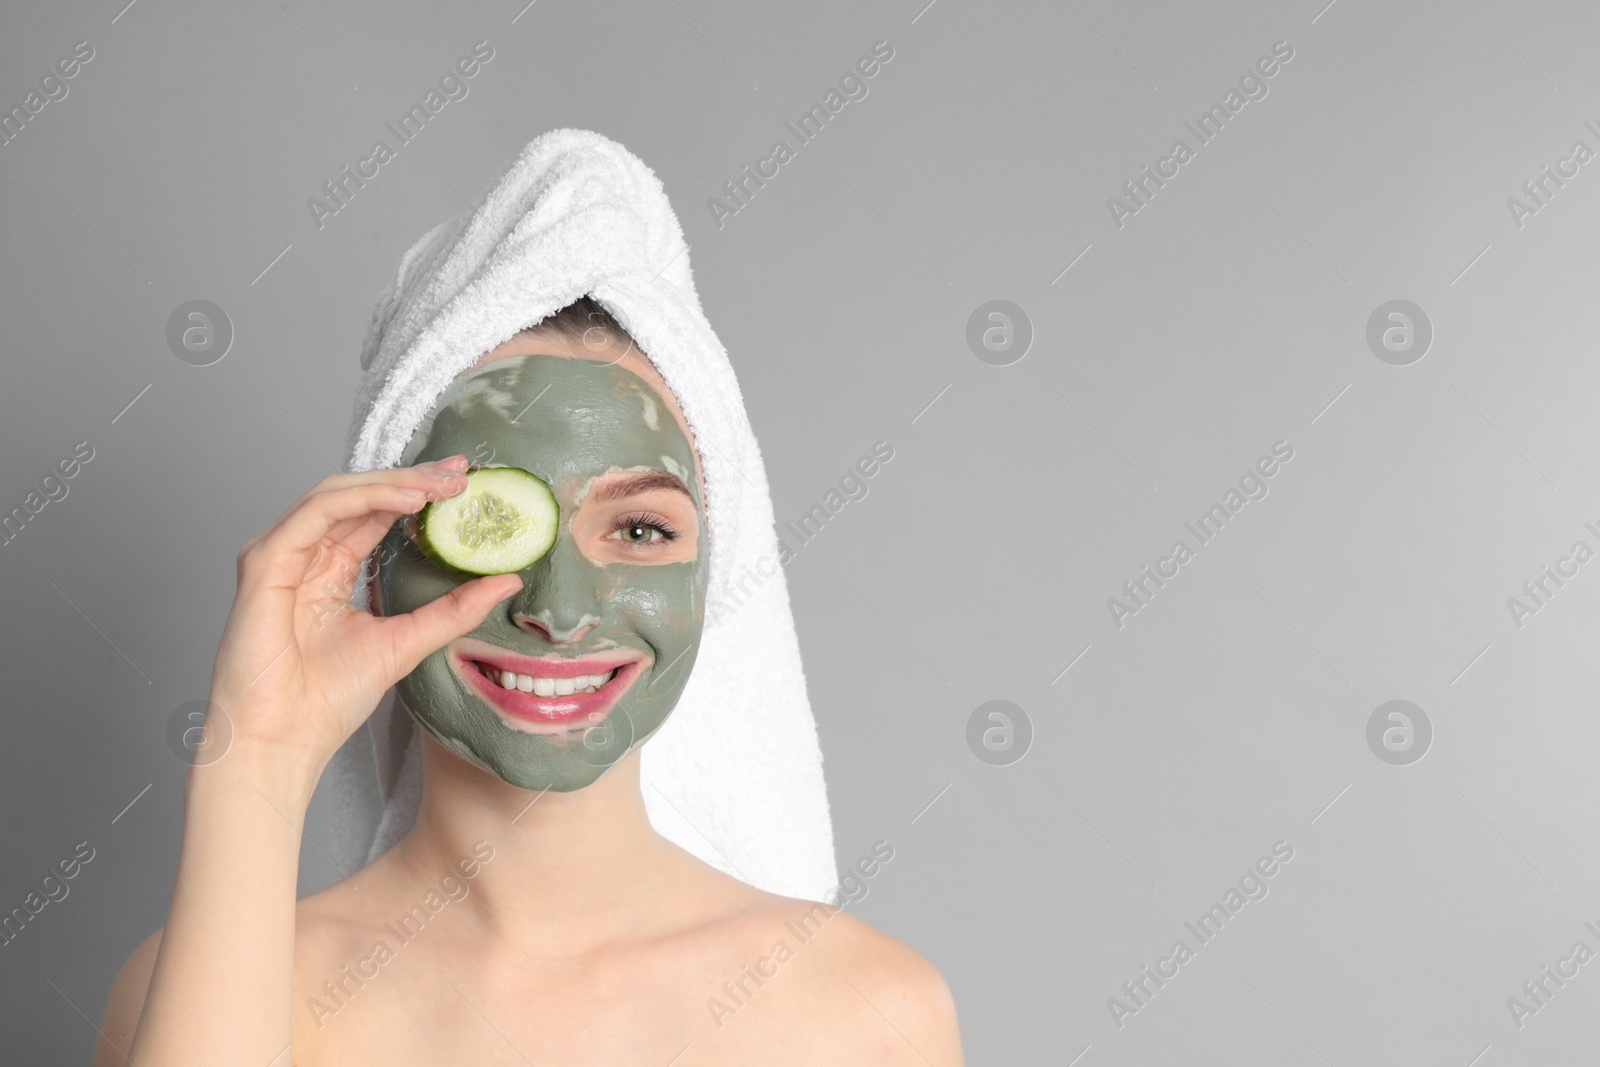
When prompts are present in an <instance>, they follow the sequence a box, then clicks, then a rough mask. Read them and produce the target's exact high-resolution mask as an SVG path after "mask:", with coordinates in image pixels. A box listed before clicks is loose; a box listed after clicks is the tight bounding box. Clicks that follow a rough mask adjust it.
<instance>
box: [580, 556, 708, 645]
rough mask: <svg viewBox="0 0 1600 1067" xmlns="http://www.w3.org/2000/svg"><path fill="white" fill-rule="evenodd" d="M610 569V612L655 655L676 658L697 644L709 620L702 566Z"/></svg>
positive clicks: (607, 586) (607, 580)
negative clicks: (706, 621)
mask: <svg viewBox="0 0 1600 1067" xmlns="http://www.w3.org/2000/svg"><path fill="white" fill-rule="evenodd" d="M607 569H608V570H610V571H611V572H612V573H610V574H607V575H606V576H605V577H604V579H603V581H602V585H601V587H602V589H603V591H604V593H605V597H606V603H607V604H609V605H610V610H612V611H614V612H616V614H617V615H618V616H620V617H621V618H622V619H625V620H627V623H628V625H629V627H630V628H631V629H633V630H635V631H637V632H638V634H639V635H640V636H641V637H643V638H644V639H645V640H646V641H648V642H649V643H650V644H651V645H653V646H655V648H656V649H658V650H660V651H662V652H668V653H669V654H670V655H676V654H678V653H679V652H681V651H682V650H683V649H684V648H685V647H686V646H687V645H689V644H690V643H691V642H692V641H693V640H694V639H695V637H696V635H697V634H698V633H699V631H700V625H701V620H702V619H703V618H704V614H705V591H704V583H703V581H702V580H701V575H702V568H701V566H700V564H699V561H693V562H685V563H664V564H660V565H657V566H653V567H616V568H607Z"/></svg>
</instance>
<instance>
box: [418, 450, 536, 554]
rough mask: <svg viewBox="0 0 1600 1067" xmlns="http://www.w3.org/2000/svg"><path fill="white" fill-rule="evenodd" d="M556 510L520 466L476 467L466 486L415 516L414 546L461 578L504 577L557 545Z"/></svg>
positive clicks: (429, 505)
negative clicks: (484, 575)
mask: <svg viewBox="0 0 1600 1067" xmlns="http://www.w3.org/2000/svg"><path fill="white" fill-rule="evenodd" d="M560 518H561V507H560V505H559V504H557V503H556V497H555V494H554V493H552V492H551V491H550V486H549V485H547V484H545V482H544V480H543V479H541V478H539V477H538V476H537V475H533V474H530V473H528V472H527V471H525V470H522V469H521V468H520V467H479V468H478V469H477V470H473V471H468V472H467V487H466V489H464V490H463V491H462V492H460V493H458V494H457V495H455V496H453V497H449V498H448V499H445V500H432V501H429V502H428V504H427V506H426V507H424V508H423V509H422V511H421V512H420V513H419V514H418V515H417V547H418V548H420V549H422V551H423V553H424V554H425V555H427V556H428V557H429V558H430V559H432V560H434V561H435V562H437V563H440V564H442V565H443V566H445V567H448V568H450V569H452V570H456V571H461V572H462V573H464V574H506V573H508V572H511V571H520V570H522V569H523V568H525V567H527V566H529V565H530V564H532V563H534V562H535V561H536V560H538V559H539V558H540V557H542V556H543V555H544V554H545V553H546V552H548V551H550V546H551V545H553V544H555V543H556V529H557V524H558V523H559V521H560Z"/></svg>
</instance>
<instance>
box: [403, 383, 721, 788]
mask: <svg viewBox="0 0 1600 1067" xmlns="http://www.w3.org/2000/svg"><path fill="white" fill-rule="evenodd" d="M458 453H461V454H465V455H466V456H467V457H468V460H469V461H470V462H471V463H472V464H474V465H476V466H484V467H518V468H521V469H522V470H525V471H528V472H529V473H531V474H533V475H535V476H537V477H538V478H540V479H542V480H544V481H545V482H546V483H548V485H549V486H550V489H551V491H552V492H553V493H554V495H555V498H556V502H557V504H558V505H559V507H560V522H559V525H558V528H557V534H556V540H555V543H554V544H553V545H552V546H551V548H550V550H549V551H548V552H547V553H545V555H544V556H542V557H541V558H539V559H538V560H535V561H534V562H533V563H532V564H531V565H530V566H529V567H528V568H527V569H526V570H523V571H520V572H518V573H519V574H520V575H521V577H522V579H523V588H522V590H521V591H520V592H518V593H515V594H513V595H512V596H511V597H509V598H508V599H506V600H505V601H502V602H501V603H500V604H497V605H496V606H495V607H494V609H492V610H491V611H490V613H489V616H488V618H486V619H485V620H484V621H483V624H482V625H481V626H479V627H478V628H477V629H475V630H473V631H472V632H471V633H469V634H467V635H466V636H465V637H463V638H461V639H460V640H457V641H454V642H452V643H451V644H450V645H448V646H446V647H445V648H443V649H440V650H439V651H437V652H434V653H433V654H431V655H429V656H428V657H427V658H426V659H424V660H423V661H422V662H421V663H420V664H419V665H418V666H417V668H416V670H414V671H412V672H411V673H410V674H409V675H407V676H406V677H405V678H403V679H401V681H400V683H399V684H398V685H397V686H396V691H397V692H398V694H399V696H400V699H401V701H402V702H403V703H404V704H405V705H406V707H407V708H408V709H410V711H411V713H412V715H413V716H414V717H415V718H416V720H417V721H418V722H420V723H421V724H422V726H423V727H424V728H425V729H426V730H427V731H428V732H429V733H431V734H432V735H433V736H434V737H435V738H437V739H438V740H439V742H440V743H441V744H443V745H444V746H445V747H447V748H449V749H450V750H451V751H453V752H455V753H456V754H457V755H459V756H461V757H462V758H464V759H466V760H468V761H469V762H471V763H474V764H476V765H477V766H479V767H482V768H483V769H485V770H487V771H490V772H491V773H493V774H495V775H498V776H499V777H500V778H502V779H504V780H505V781H507V782H510V783H511V784H512V785H516V786H520V787H521V788H524V789H538V790H544V789H553V790H556V791H558V792H568V791H571V790H574V789H581V788H583V787H584V786H586V785H589V784H590V783H591V782H593V781H595V780H596V779H597V778H599V777H600V776H601V775H602V774H603V773H605V771H606V769H607V768H608V767H610V766H611V765H612V764H613V763H615V762H616V761H617V760H618V759H620V758H621V757H622V756H624V755H626V754H627V753H628V752H629V751H630V750H631V749H633V748H635V747H637V746H638V745H640V744H642V743H643V742H644V741H645V740H646V739H647V738H648V737H649V736H650V735H651V734H653V733H654V732H655V731H656V730H657V729H658V728H659V727H660V726H661V724H662V723H663V722H664V721H665V720H666V717H667V715H668V714H669V713H670V712H671V711H672V709H673V707H674V706H675V705H676V704H677V701H678V697H679V696H680V695H681V694H682V692H683V688H684V685H685V684H686V683H687V681H688V678H689V672H690V669H691V668H692V667H693V666H694V660H695V654H696V652H697V650H698V648H699V644H700V635H701V631H702V626H703V622H704V615H705V600H706V586H707V579H708V571H707V567H706V561H705V555H706V552H705V543H706V542H705V508H704V503H703V501H702V500H701V499H700V488H699V480H698V476H697V474H696V466H695V455H694V449H693V446H692V445H691V444H690V441H689V439H688V437H687V436H685V434H684V432H683V429H682V428H681V427H680V426H679V424H678V421H677V418H676V416H675V415H674V413H673V411H672V410H671V409H670V408H669V407H668V406H667V401H666V400H664V399H663V398H662V397H661V396H660V395H659V394H657V392H656V391H655V389H654V388H653V387H652V386H651V385H650V384H649V383H647V382H646V381H645V380H644V379H642V378H640V377H639V376H638V375H636V374H634V373H632V372H631V371H628V370H625V369H623V368H621V367H618V366H614V365H610V364H607V363H604V362H601V361H597V360H588V359H569V358H565V357H561V356H550V355H530V356H513V357H510V358H507V359H501V360H496V361H494V362H492V363H489V364H487V365H485V366H483V367H480V368H478V369H476V370H473V371H469V372H468V373H467V374H465V375H463V376H462V377H460V378H458V379H456V380H455V381H454V382H452V383H451V385H450V387H449V388H448V389H447V390H446V391H445V393H444V394H443V395H442V396H441V397H440V398H439V400H438V402H437V403H436V404H435V405H434V407H433V410H432V411H431V412H430V413H429V414H428V416H427V417H426V418H425V419H424V420H423V422H422V425H421V426H420V427H418V429H417V432H416V433H415V434H414V435H413V437H412V439H411V442H410V444H409V445H408V446H407V447H406V451H405V453H404V455H403V456H402V457H401V460H400V462H401V464H402V465H410V464H414V463H420V462H424V461H426V460H431V459H443V458H445V457H447V456H452V455H456V454H458ZM678 486H681V489H679V488H677V487H678ZM409 529H414V526H413V524H412V523H411V522H410V521H409V520H408V521H407V522H402V523H397V524H396V525H395V528H394V529H392V530H390V532H389V534H388V535H387V536H386V538H385V539H384V543H383V545H382V547H381V549H380V556H381V558H382V559H383V560H384V562H383V563H382V565H381V566H380V568H379V572H378V578H377V581H378V583H379V591H380V595H381V598H382V610H383V612H384V614H386V615H398V614H401V613H402V612H407V611H411V610H414V609H415V608H418V607H420V606H422V605H423V604H426V603H428V602H430V601H432V600H435V599H437V598H438V597H440V596H442V595H444V594H445V593H448V592H449V591H450V590H451V589H452V588H454V587H455V586H456V585H459V584H461V583H462V582H463V581H465V580H467V578H468V576H467V575H463V574H459V573H456V572H453V571H450V570H448V569H447V568H445V567H443V566H441V565H440V564H438V563H435V562H434V561H432V560H430V559H429V558H427V557H426V556H424V555H423V554H422V553H421V552H420V551H419V550H418V549H417V547H416V545H415V543H413V542H412V540H411V537H410V532H408V530H409ZM669 534H670V536H669Z"/></svg>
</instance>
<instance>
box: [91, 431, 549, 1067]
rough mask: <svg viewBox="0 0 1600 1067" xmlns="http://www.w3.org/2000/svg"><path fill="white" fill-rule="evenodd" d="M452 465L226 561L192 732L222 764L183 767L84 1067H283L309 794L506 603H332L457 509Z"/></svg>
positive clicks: (513, 584) (290, 522)
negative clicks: (419, 676) (434, 510)
mask: <svg viewBox="0 0 1600 1067" xmlns="http://www.w3.org/2000/svg"><path fill="white" fill-rule="evenodd" d="M465 466H466V457H464V456H458V457H454V458H453V459H450V460H442V461H439V462H438V463H435V464H423V465H422V466H420V467H412V468H403V469H399V470H386V471H371V472H366V473H364V474H352V475H334V476H332V477H330V478H328V479H325V480H324V481H323V482H322V483H320V484H319V485H318V486H317V487H316V488H315V489H313V490H312V492H310V493H308V494H306V495H305V496H304V497H302V498H301V499H300V500H299V501H297V502H296V503H295V504H294V506H293V507H291V508H290V509H289V511H288V512H286V513H285V514H284V516H283V518H281V519H280V520H279V521H278V522H277V523H276V524H274V525H273V526H272V527H271V528H270V529H268V530H267V531H266V532H264V533H263V534H261V535H260V536H259V537H256V538H254V539H253V540H252V541H251V542H250V543H249V544H247V545H245V547H244V549H243V550H242V551H241V552H240V553H239V588H238V592H237V593H236V594H235V596H234V603H233V607H232V610H231V611H230V613H229V616H228V622H227V625H226V626H225V627H224V629H223V635H222V640H221V643H220V645H219V648H218V651H217V661H216V665H215V667H214V669H213V672H212V682H211V697H210V700H211V710H210V711H208V713H207V716H206V720H207V721H206V726H205V729H206V731H207V737H208V739H209V740H210V741H211V742H212V743H213V744H217V745H226V748H225V749H224V750H223V751H222V754H221V755H220V757H216V758H213V759H211V760H203V759H200V760H196V761H195V764H194V765H192V766H191V767H190V770H189V774H188V778H187V779H186V781H185V786H184V806H185V813H184V830H183V846H182V852H181V854H180V858H179V861H178V876H177V884H176V885H175V887H174V889H173V895H172V906H171V908H170V910H169V912H168V915H167V925H166V927H165V928H164V929H163V930H162V931H160V932H159V933H158V934H157V935H153V936H152V937H151V938H150V939H148V940H147V941H146V942H145V943H144V944H142V945H140V946H139V948H138V949H137V950H135V952H134V953H133V955H132V957H130V958H129V960H128V962H127V964H126V965H125V966H124V967H123V970H122V973H121V974H119V975H118V977H117V981H116V984H115V986H114V988H113V990H112V994H111V996H110V997H109V998H108V1001H107V1004H106V1011H105V1022H104V1024H103V1025H102V1027H101V1031H102V1040H101V1042H100V1044H99V1045H98V1046H97V1051H96V1055H95V1063H96V1067H101V1065H107V1067H109V1065H113V1064H122V1063H124V1062H125V1061H126V1060H131V1061H132V1062H134V1063H140V1064H155V1065H159V1067H187V1065H191V1064H193V1065H196V1067H199V1065H205V1067H289V1064H290V1062H291V1060H290V1058H289V1054H288V1050H289V1043H290V1038H291V1034H292V1025H291V1020H290V1012H291V1007H292V1002H293V985H292V983H293V977H294V920H295V889H296V876H297V872H298V866H299V857H300V841H301V829H302V827H303V824H304V820H305V812H306V807H307V805H308V804H309V802H310V800H311V794H312V791H313V790H314V789H315V788H316V783H317V779H318V778H319V777H320V776H321V774H322V770H323V768H324V767H326V766H327V763H328V761H329V760H330V759H331V758H332V756H333V753H334V752H335V751H336V750H337V749H338V747H339V745H340V744H341V743H342V742H343V741H344V740H345V739H346V738H348V737H349V736H350V734H351V733H352V732H353V731H354V730H355V729H356V727H357V726H359V725H360V723H361V722H362V721H363V720H364V719H365V717H366V716H367V715H368V714H370V713H371V711H372V709H373V708H374V707H375V706H376V705H377V702H378V700H379V698H380V697H381V696H382V695H383V693H384V691H385V690H387V689H388V688H389V687H390V686H391V685H393V684H394V683H395V682H397V681H398V680H399V679H400V678H402V677H404V676H405V675H406V674H407V673H408V672H410V671H411V670H412V668H414V667H415V666H416V665H417V664H418V663H420V662H421V661H422V659H423V658H424V657H425V656H427V655H428V654H430V653H432V652H433V651H435V650H437V649H439V648H441V647H443V646H444V645H445V644H447V643H449V642H450V641H451V640H453V639H454V638H456V637H459V636H460V635H462V634H464V633H466V632H468V631H469V630H472V629H473V628H475V627H476V626H478V625H479V624H480V623H481V622H482V621H483V619H484V617H485V616H486V615H487V614H488V612H489V610H490V609H491V608H492V607H493V606H494V605H495V604H496V603H498V602H500V601H501V600H504V599H505V598H506V597H507V596H510V595H511V594H512V593H513V592H515V591H516V590H517V589H520V588H521V579H520V578H519V577H517V576H516V575H503V574H502V575H494V576H491V577H485V578H477V579H474V580H472V581H469V582H465V583H463V584H462V585H460V586H457V587H456V588H455V589H454V590H453V591H452V592H451V593H449V594H448V595H446V596H443V597H440V598H439V599H438V600H435V601H433V602H432V603H430V604H427V605H425V606H424V607H422V608H419V609H418V610H416V611H413V612H411V613H409V614H407V615H400V616H396V617H393V618H377V617H375V616H372V615H369V614H367V613H365V612H358V611H355V610H354V609H353V608H351V607H350V605H349V598H350V594H351V591H352V589H353V587H354V582H355V578H356V574H357V572H358V570H359V568H360V566H361V561H362V560H363V559H365V558H366V557H367V555H368V554H370V553H371V551H372V549H373V548H375V547H376V546H377V544H378V542H379V541H380V540H381V539H382V537H383V535H384V533H385V532H386V531H387V530H388V529H389V527H390V526H392V525H393V523H394V522H395V520H396V519H397V518H399V517H400V516H402V515H406V514H409V513H413V512H415V511H417V510H418V509H420V508H421V507H422V506H423V504H424V503H426V502H427V500H429V499H440V498H443V497H448V496H453V495H455V494H456V493H459V492H460V491H461V490H462V488H464V486H465V480H464V478H463V477H462V476H461V472H462V469H463V468H464V467H465ZM430 468H432V469H431V470H430ZM440 471H443V472H444V474H443V476H441V474H440V473H437V472H440ZM451 474H453V475H454V477H453V478H451V477H449V475H451ZM202 751H204V750H202Z"/></svg>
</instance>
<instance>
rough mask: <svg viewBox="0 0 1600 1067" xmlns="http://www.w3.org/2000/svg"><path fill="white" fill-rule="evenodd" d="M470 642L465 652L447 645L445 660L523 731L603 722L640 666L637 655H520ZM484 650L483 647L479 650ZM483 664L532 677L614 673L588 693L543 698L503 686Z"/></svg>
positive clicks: (557, 729) (561, 729)
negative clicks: (482, 668) (448, 660)
mask: <svg viewBox="0 0 1600 1067" xmlns="http://www.w3.org/2000/svg"><path fill="white" fill-rule="evenodd" d="M488 647H491V646H485V645H483V644H479V643H474V645H473V646H472V649H471V650H470V651H465V652H464V651H462V650H459V649H452V650H451V653H450V657H449V658H450V662H451V664H452V665H453V666H454V667H455V669H456V673H457V674H459V675H461V676H462V677H463V678H465V679H467V682H468V684H470V685H471V686H472V687H473V688H474V689H475V690H476V691H477V693H478V695H479V696H480V697H482V698H483V700H484V701H485V702H486V703H487V704H488V705H489V706H490V707H492V708H494V709H495V710H496V711H497V712H499V713H500V717H501V718H503V719H505V720H506V722H507V723H508V724H509V725H511V726H514V727H516V728H517V729H519V730H523V731H525V732H527V733H566V732H568V731H570V730H571V729H572V727H573V725H574V724H579V723H581V724H583V725H584V726H586V727H587V726H592V725H595V724H597V723H599V722H601V721H603V720H604V719H605V717H606V715H607V714H609V713H610V711H611V709H612V708H613V707H615V706H616V703H617V700H618V698H619V697H621V695H622V694H623V692H625V691H626V690H627V688H628V687H629V686H630V685H632V684H633V680H634V678H635V677H636V676H637V675H638V674H639V673H640V671H641V670H642V669H643V664H642V663H641V662H640V661H639V660H637V659H629V658H622V657H618V656H614V655H613V656H589V657H582V658H573V657H567V656H561V657H547V656H521V655H518V654H516V653H514V652H508V651H506V650H505V649H495V650H494V651H492V652H490V651H487V648H488ZM478 649H485V651H481V652H480V651H478ZM479 664H483V665H484V666H486V667H488V668H489V669H491V670H494V671H513V672H515V673H517V674H526V675H530V676H532V677H535V678H576V677H577V676H579V675H581V674H605V673H607V672H609V671H611V670H612V669H616V671H617V674H616V677H614V678H612V679H611V680H610V681H608V682H606V684H605V685H603V686H601V687H600V688H599V689H598V690H596V691H595V692H593V693H570V694H568V695H566V696H548V697H542V696H539V695H538V694H536V693H524V692H523V691H522V690H520V689H506V688H504V687H503V686H501V685H500V683H499V682H498V681H496V680H493V679H491V678H489V677H488V676H487V675H485V674H484V673H483V671H482V670H480V669H479V667H478V665H479Z"/></svg>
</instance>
